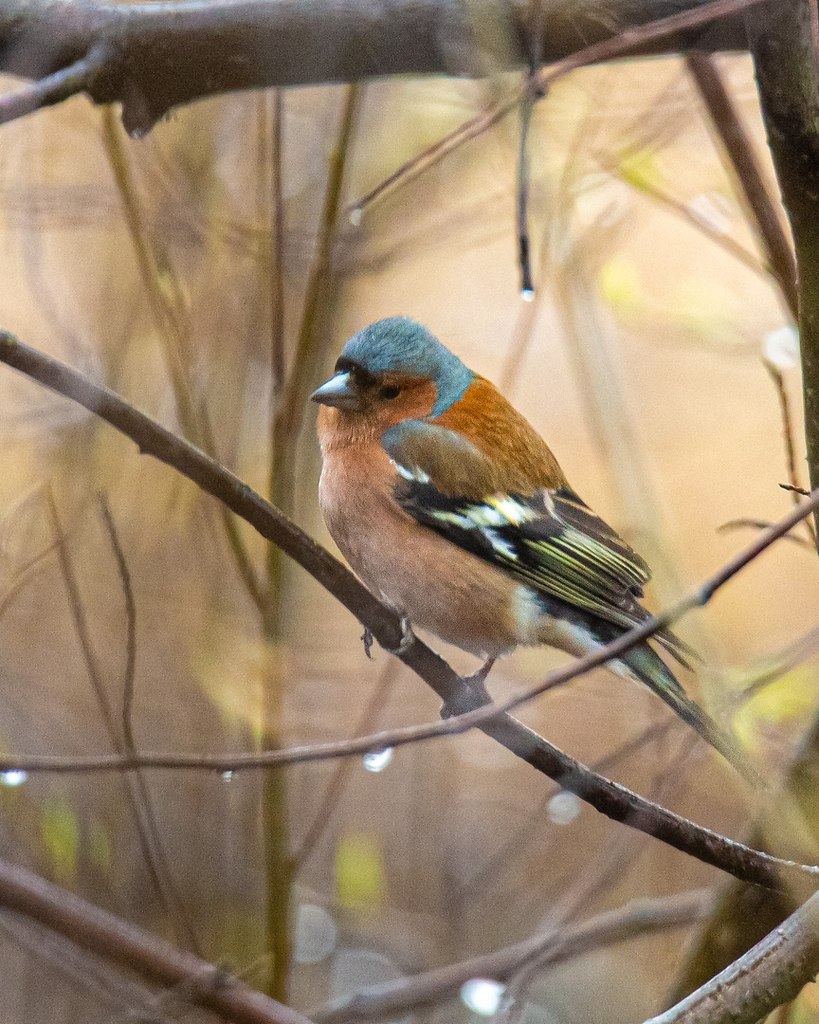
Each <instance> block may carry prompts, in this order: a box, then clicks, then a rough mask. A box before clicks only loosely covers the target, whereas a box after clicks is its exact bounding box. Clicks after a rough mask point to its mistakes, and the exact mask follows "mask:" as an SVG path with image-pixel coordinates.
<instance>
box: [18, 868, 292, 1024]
mask: <svg viewBox="0 0 819 1024" xmlns="http://www.w3.org/2000/svg"><path fill="white" fill-rule="evenodd" d="M0 905H2V906H4V907H9V908H10V909H11V910H15V911H18V912H19V913H21V914H24V915H25V916H26V917H28V918H31V919H32V920H34V921H38V922H40V923H41V924H44V925H45V926H46V927H47V928H49V929H51V930H52V931H53V932H55V933H57V934H58V935H64V936H65V937H66V938H69V939H71V941H72V942H73V943H75V944H76V945H77V946H79V947H81V948H82V949H87V950H90V951H91V952H93V953H96V954H98V955H99V956H101V957H102V958H103V959H105V960H107V961H109V962H113V963H116V964H120V965H122V966H124V967H127V968H128V970H129V971H134V972H136V973H137V974H139V975H141V976H142V977H143V978H146V979H148V980H149V981H153V982H156V983H158V984H160V985H166V986H180V991H184V992H185V994H186V995H187V999H188V1002H190V1003H194V1004H196V1005H198V1006H204V1007H207V1008H208V1009H211V1010H214V1011H215V1012H216V1013H218V1014H220V1015H221V1016H223V1017H226V1018H227V1019H228V1020H231V1021H235V1022H236V1024H311V1022H310V1021H309V1020H308V1018H307V1017H304V1016H303V1015H302V1014H300V1013H297V1012H296V1011H295V1010H291V1009H290V1008H289V1007H287V1006H283V1005H282V1004H281V1003H277V1002H276V1001H275V1000H273V999H269V998H268V997H267V996H264V995H262V994H261V993H260V992H254V991H253V990H252V989H249V988H247V987H246V986H245V985H243V984H242V983H241V982H240V981H238V980H237V979H236V978H235V977H234V976H233V975H231V974H230V973H228V972H227V971H225V970H223V969H222V968H220V967H216V966H215V965H214V964H210V963H206V962H205V961H204V960H200V959H199V958H198V957H196V956H194V955H193V954H192V953H185V952H182V951H181V950H179V949H177V948H176V947H175V946H172V945H171V944H170V943H169V942H166V941H165V940H164V939H160V938H159V937H158V936H156V935H151V934H150V933H149V932H146V931H143V930H142V929H141V928H137V927H136V925H134V924H131V923H130V922H129V921H125V920H124V919H123V918H120V917H116V916H115V915H114V914H109V913H108V912H107V911H105V910H102V909H100V908H99V907H96V906H94V905H93V904H91V903H88V902H87V901H86V900H83V899H81V898H80V897H79V896H75V895H74V894H73V893H71V892H68V891H67V890H66V889H61V888H59V886H56V885H54V884H52V883H51V882H47V881H46V880H45V879H43V878H40V877H39V876H37V875H35V874H32V872H30V871H26V870H25V869H24V868H21V867H17V866H15V865H12V864H9V863H8V862H7V861H0Z"/></svg>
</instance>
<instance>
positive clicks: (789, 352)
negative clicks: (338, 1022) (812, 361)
mask: <svg viewBox="0 0 819 1024" xmlns="http://www.w3.org/2000/svg"><path fill="white" fill-rule="evenodd" d="M762 355H763V357H764V358H765V359H766V360H767V361H768V362H769V363H772V364H773V365H774V366H775V367H776V368H777V369H778V370H790V369H792V368H793V367H794V366H796V363H797V361H798V360H799V332H798V331H797V330H796V328H795V327H794V326H793V325H792V324H788V325H787V326H786V327H779V328H777V329H776V330H775V331H770V332H769V333H768V334H766V335H765V340H764V341H763V342H762Z"/></svg>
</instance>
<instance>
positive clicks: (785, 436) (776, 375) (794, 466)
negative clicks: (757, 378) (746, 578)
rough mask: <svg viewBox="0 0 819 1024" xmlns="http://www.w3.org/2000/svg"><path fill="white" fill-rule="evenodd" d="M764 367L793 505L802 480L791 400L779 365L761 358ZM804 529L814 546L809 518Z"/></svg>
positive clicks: (796, 499) (800, 488) (814, 546)
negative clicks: (774, 400)
mask: <svg viewBox="0 0 819 1024" xmlns="http://www.w3.org/2000/svg"><path fill="white" fill-rule="evenodd" d="M762 362H763V365H764V366H765V369H766V370H767V371H768V374H769V376H770V378H771V380H772V381H773V384H774V387H775V389H776V397H777V400H778V402H779V414H780V416H781V417H782V440H783V442H784V444H785V465H786V467H787V470H788V487H787V488H786V490H789V491H790V492H791V496H792V498H793V503H794V505H795V504H797V503H798V501H799V494H800V492H801V491H802V482H801V478H800V474H799V465H798V462H797V459H796V441H795V440H794V437H795V432H794V427H793V414H792V412H791V400H790V396H789V395H788V388H787V385H786V383H785V375H784V374H783V373H782V371H781V370H780V369H779V367H778V366H777V365H776V364H775V363H774V362H772V361H771V360H770V359H763V360H762ZM805 530H806V532H807V534H808V538H809V541H810V545H811V546H812V547H813V548H816V544H817V536H816V530H815V528H814V525H813V523H812V522H811V520H810V519H806V520H805Z"/></svg>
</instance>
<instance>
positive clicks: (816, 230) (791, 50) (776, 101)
mask: <svg viewBox="0 0 819 1024" xmlns="http://www.w3.org/2000/svg"><path fill="white" fill-rule="evenodd" d="M746 18H747V25H748V36H749V43H750V47H751V53H752V55H753V59H754V69H755V71H756V77H757V83H758V86H759V97H760V101H761V103H762V114H763V117H764V119H765V127H766V130H767V133H768V144H769V145H770V148H771V154H772V155H773V159H774V164H775V166H776V173H777V177H778V179H779V187H780V189H781V191H782V198H783V201H784V204H785V209H786V210H787V213H788V217H789V218H790V222H791V229H792V231H793V238H794V246H795V249H796V263H797V276H798V291H799V336H800V346H801V353H802V379H803V389H804V401H805V438H806V442H807V453H808V467H809V470H810V478H811V480H812V481H813V483H814V485H815V484H816V482H817V481H819V13H817V5H816V0H788V2H787V3H780V4H772V5H768V6H765V7H764V8H762V7H759V8H756V9H754V10H752V11H749V12H748V13H747V15H746Z"/></svg>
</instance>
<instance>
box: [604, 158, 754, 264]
mask: <svg viewBox="0 0 819 1024" xmlns="http://www.w3.org/2000/svg"><path fill="white" fill-rule="evenodd" d="M598 160H599V163H600V165H601V167H603V168H604V169H605V170H606V171H607V172H608V173H609V174H611V175H612V177H615V178H617V180H618V181H622V182H623V183H624V184H625V185H628V186H629V188H632V189H634V191H635V192H638V193H639V194H640V195H643V196H647V197H648V198H649V199H652V200H654V202H655V203H657V204H658V205H660V206H662V207H664V208H665V209H667V210H671V211H672V212H673V213H675V214H676V215H677V216H678V217H680V218H681V219H682V220H684V221H685V222H686V223H687V224H690V225H691V226H692V227H693V228H695V229H696V230H697V231H699V232H701V233H702V234H703V235H705V237H706V238H707V239H708V240H709V241H711V242H714V243H716V244H717V245H718V246H719V247H720V248H721V249H724V250H725V252H727V253H728V254H729V255H730V256H733V257H734V259H736V260H739V262H740V263H742V264H743V266H746V267H748V268H749V270H753V271H754V272H755V273H757V274H760V275H762V276H764V277H765V278H766V279H767V278H768V277H769V274H770V271H769V270H768V268H767V267H765V266H763V265H762V263H760V261H759V259H758V258H757V257H756V256H755V255H754V254H753V253H752V252H750V251H749V250H748V249H746V248H745V246H744V245H741V244H740V243H739V242H737V241H736V240H735V239H733V238H731V236H730V235H727V234H725V233H724V232H723V231H720V230H718V229H717V228H715V227H713V226H712V225H711V224H710V223H709V222H708V221H707V220H706V219H705V218H704V217H701V216H699V215H698V214H697V213H696V212H695V210H694V209H692V207H691V205H690V204H689V203H685V202H683V201H682V200H680V199H677V198H676V196H673V195H671V194H670V193H668V192H666V191H665V190H664V189H662V188H660V187H659V186H658V185H655V184H654V182H651V181H649V180H648V179H647V178H645V177H643V176H634V175H630V174H628V172H627V171H626V170H625V169H624V168H623V167H622V166H620V167H618V166H617V165H616V164H615V163H614V162H613V161H611V160H608V159H606V158H605V157H602V156H601V157H599V158H598Z"/></svg>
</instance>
